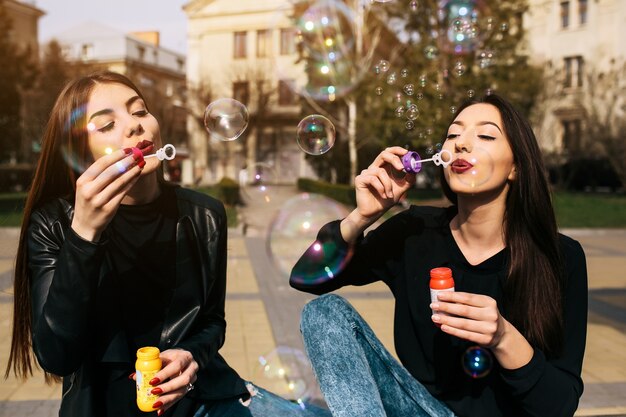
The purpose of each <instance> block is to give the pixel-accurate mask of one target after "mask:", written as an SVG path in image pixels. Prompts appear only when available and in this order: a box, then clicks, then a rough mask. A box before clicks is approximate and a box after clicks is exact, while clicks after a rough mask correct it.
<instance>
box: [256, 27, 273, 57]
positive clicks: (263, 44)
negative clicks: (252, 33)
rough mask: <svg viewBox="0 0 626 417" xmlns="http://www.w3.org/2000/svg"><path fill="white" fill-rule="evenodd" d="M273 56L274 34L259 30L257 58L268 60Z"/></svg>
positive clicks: (257, 34)
mask: <svg viewBox="0 0 626 417" xmlns="http://www.w3.org/2000/svg"><path fill="white" fill-rule="evenodd" d="M270 55H272V32H271V31H270V30H267V29H264V30H257V32H256V56H257V57H259V58H267V57H268V56H270Z"/></svg>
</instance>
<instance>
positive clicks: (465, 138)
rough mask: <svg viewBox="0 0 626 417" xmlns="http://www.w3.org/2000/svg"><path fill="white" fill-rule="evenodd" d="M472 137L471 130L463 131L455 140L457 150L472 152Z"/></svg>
mask: <svg viewBox="0 0 626 417" xmlns="http://www.w3.org/2000/svg"><path fill="white" fill-rule="evenodd" d="M471 142H472V139H471V137H470V133H469V132H463V133H462V134H461V135H459V137H458V138H457V139H456V140H455V141H454V150H455V151H456V152H472V143H471Z"/></svg>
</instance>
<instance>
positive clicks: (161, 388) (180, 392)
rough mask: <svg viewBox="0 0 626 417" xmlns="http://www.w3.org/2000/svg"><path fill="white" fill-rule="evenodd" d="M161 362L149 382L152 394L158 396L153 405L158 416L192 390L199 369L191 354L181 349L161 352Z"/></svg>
mask: <svg viewBox="0 0 626 417" xmlns="http://www.w3.org/2000/svg"><path fill="white" fill-rule="evenodd" d="M161 361H163V368H162V369H161V370H160V371H159V372H157V374H156V375H155V376H154V378H153V379H152V380H151V381H150V385H153V386H154V388H153V389H152V393H153V394H158V395H160V397H159V399H158V400H157V401H156V402H155V403H154V405H153V408H154V409H155V410H157V409H158V412H157V415H158V416H160V415H162V414H163V413H164V412H165V410H167V409H168V408H170V407H171V406H172V405H174V404H175V403H176V401H178V400H180V399H181V398H183V397H184V396H185V395H186V394H187V393H188V392H189V391H191V390H192V389H193V384H194V383H195V382H196V379H198V378H197V376H196V373H197V372H198V369H199V366H198V363H197V362H196V361H195V360H194V359H193V356H192V355H191V353H189V352H188V351H186V350H183V349H168V350H165V351H163V352H161ZM162 381H163V382H162ZM159 403H160V404H159Z"/></svg>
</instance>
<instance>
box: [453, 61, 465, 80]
mask: <svg viewBox="0 0 626 417" xmlns="http://www.w3.org/2000/svg"><path fill="white" fill-rule="evenodd" d="M466 70H467V67H466V66H465V64H464V63H463V61H456V62H455V63H454V67H453V68H452V73H453V74H454V75H456V76H457V77H460V76H461V75H463V74H465V71H466Z"/></svg>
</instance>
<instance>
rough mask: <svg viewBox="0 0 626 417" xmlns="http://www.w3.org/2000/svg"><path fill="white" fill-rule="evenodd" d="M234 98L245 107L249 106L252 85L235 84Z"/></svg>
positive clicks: (241, 82) (239, 82)
mask: <svg viewBox="0 0 626 417" xmlns="http://www.w3.org/2000/svg"><path fill="white" fill-rule="evenodd" d="M233 98H234V99H235V100H237V101H238V102H240V103H241V104H243V105H244V106H247V105H248V102H249V101H250V83H249V82H248V81H237V82H234V83H233Z"/></svg>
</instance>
